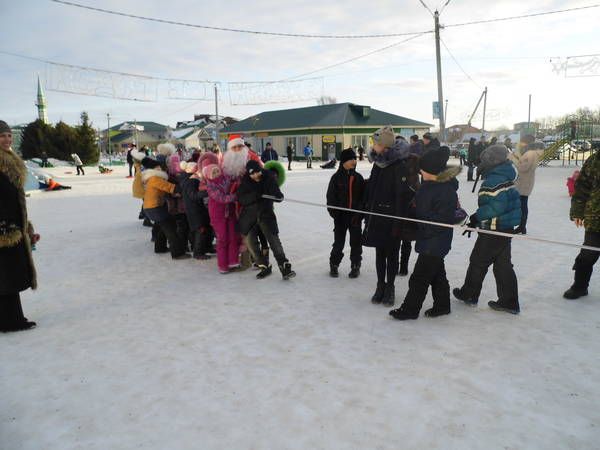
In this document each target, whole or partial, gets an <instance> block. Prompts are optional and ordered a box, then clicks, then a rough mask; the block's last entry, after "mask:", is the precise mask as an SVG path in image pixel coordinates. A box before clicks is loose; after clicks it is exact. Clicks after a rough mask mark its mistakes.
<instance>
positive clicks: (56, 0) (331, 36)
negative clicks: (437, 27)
mask: <svg viewBox="0 0 600 450" xmlns="http://www.w3.org/2000/svg"><path fill="white" fill-rule="evenodd" d="M50 1H51V2H53V3H58V4H61V5H66V6H73V7H75V8H81V9H87V10H90V11H96V12H101V13H104V14H112V15H115V16H121V17H129V18H131V19H138V20H147V21H150V22H158V23H164V24H167V25H177V26H181V27H188V28H199V29H204V30H212V31H228V32H232V33H245V34H257V35H265V36H279V37H294V38H309V39H372V38H388V37H399V36H415V35H421V34H423V33H433V30H428V31H415V32H410V33H381V34H303V33H281V32H275V31H261V30H249V29H242V28H226V27H214V26H210V25H199V24H193V23H186V22H178V21H174V20H167V19H159V18H156V17H147V16H139V15H136V14H129V13H124V12H120V11H113V10H109V9H102V8H95V7H93V6H87V5H81V4H79V3H73V2H68V1H64V0H50Z"/></svg>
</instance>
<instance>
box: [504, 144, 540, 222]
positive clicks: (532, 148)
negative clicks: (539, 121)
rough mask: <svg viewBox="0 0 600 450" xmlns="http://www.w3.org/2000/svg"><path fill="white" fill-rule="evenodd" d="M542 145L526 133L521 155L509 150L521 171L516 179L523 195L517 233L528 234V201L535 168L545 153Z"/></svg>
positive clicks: (518, 169) (517, 186)
mask: <svg viewBox="0 0 600 450" xmlns="http://www.w3.org/2000/svg"><path fill="white" fill-rule="evenodd" d="M540 145H541V144H540ZM540 145H538V144H536V143H535V138H534V137H533V136H531V135H526V136H523V138H522V139H521V144H520V146H521V147H522V148H523V152H522V153H521V155H518V154H516V153H512V152H509V155H510V158H511V160H512V162H513V163H514V165H515V167H516V168H517V172H518V173H519V177H518V178H517V181H515V187H516V188H517V191H519V195H520V196H521V223H520V224H519V226H518V227H517V229H516V230H515V232H516V233H521V234H527V216H528V215H529V207H528V205H527V203H528V200H529V196H530V195H531V192H532V191H533V186H534V184H535V169H537V167H538V164H539V162H540V158H541V157H542V154H543V153H544V149H543V146H542V148H540Z"/></svg>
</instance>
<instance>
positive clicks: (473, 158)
mask: <svg viewBox="0 0 600 450" xmlns="http://www.w3.org/2000/svg"><path fill="white" fill-rule="evenodd" d="M478 162H479V156H478V155H477V144H476V140H475V138H473V137H472V138H471V139H469V148H468V150H467V166H468V169H467V181H475V180H474V179H473V170H474V169H475V167H476V166H477V164H478Z"/></svg>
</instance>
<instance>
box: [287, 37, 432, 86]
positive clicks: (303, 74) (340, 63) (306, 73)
mask: <svg viewBox="0 0 600 450" xmlns="http://www.w3.org/2000/svg"><path fill="white" fill-rule="evenodd" d="M424 34H426V33H421V34H419V35H417V36H411V37H409V38H408V39H404V40H402V41H400V42H395V43H393V44H390V45H386V46H385V47H381V48H378V49H375V50H372V51H370V52H367V53H363V54H362V55H358V56H355V57H353V58H349V59H345V60H343V61H339V62H337V63H334V64H330V65H328V66H325V67H321V68H320V69H316V70H311V71H310V72H305V73H301V74H299V75H296V76H293V77H289V78H285V79H284V80H282V81H290V80H294V79H296V78H303V79H304V77H306V76H308V75H312V74H314V73H317V72H322V71H323V70H327V69H332V68H334V67H338V66H341V65H343V64H348V63H349V62H353V61H356V60H358V59H362V58H366V57H367V56H371V55H374V54H375V53H380V52H383V51H385V50H388V49H390V48H393V47H397V46H398V45H401V44H404V43H406V42H408V41H412V40H413V39H416V38H418V37H420V36H423V35H424Z"/></svg>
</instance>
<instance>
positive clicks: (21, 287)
mask: <svg viewBox="0 0 600 450" xmlns="http://www.w3.org/2000/svg"><path fill="white" fill-rule="evenodd" d="M11 146H12V131H11V129H10V127H9V126H8V124H7V123H6V122H4V121H2V120H0V199H1V200H0V331H2V332H9V331H20V330H27V329H29V328H33V327H35V325H36V323H35V322H31V321H29V320H27V318H26V317H25V316H24V315H23V308H22V306H21V297H20V292H22V291H25V290H27V289H29V288H32V289H35V288H36V287H37V281H36V272H35V266H34V264H33V257H32V254H31V246H32V244H35V243H36V242H37V241H38V240H39V235H37V234H35V232H34V230H33V226H32V225H31V223H30V222H29V221H28V220H27V204H26V201H25V190H24V185H25V180H26V179H27V170H26V168H25V164H24V163H23V161H22V160H21V158H19V156H18V155H17V154H16V153H15V152H13V150H12V148H11Z"/></svg>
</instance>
